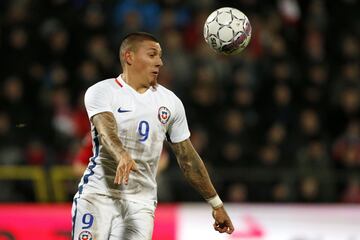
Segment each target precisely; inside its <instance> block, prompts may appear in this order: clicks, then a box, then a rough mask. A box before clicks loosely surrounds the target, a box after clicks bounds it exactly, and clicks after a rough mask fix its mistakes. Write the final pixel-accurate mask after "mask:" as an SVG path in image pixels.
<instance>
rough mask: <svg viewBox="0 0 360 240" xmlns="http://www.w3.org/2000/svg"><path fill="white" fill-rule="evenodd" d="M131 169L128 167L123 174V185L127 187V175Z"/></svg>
mask: <svg viewBox="0 0 360 240" xmlns="http://www.w3.org/2000/svg"><path fill="white" fill-rule="evenodd" d="M131 169H132V166H131V165H129V166H128V167H127V168H126V169H125V172H124V183H125V185H127V184H128V183H129V175H130V171H131Z"/></svg>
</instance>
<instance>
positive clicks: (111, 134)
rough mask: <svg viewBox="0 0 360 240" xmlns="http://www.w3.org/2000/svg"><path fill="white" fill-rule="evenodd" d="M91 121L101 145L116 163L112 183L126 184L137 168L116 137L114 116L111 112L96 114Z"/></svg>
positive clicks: (116, 130)
mask: <svg viewBox="0 0 360 240" xmlns="http://www.w3.org/2000/svg"><path fill="white" fill-rule="evenodd" d="M91 121H92V123H93V124H94V126H95V128H96V130H97V132H98V134H99V140H100V142H101V144H102V145H103V146H104V148H105V149H106V151H107V152H108V153H109V154H110V155H111V156H112V157H113V158H114V159H115V161H116V162H117V163H118V166H117V169H116V175H115V179H114V183H116V184H121V183H122V182H124V183H125V184H128V181H129V174H130V171H131V170H133V171H137V167H136V163H135V161H134V160H133V159H132V158H131V157H130V155H129V153H128V152H127V151H125V149H124V146H123V144H122V143H121V141H120V139H119V137H118V135H117V132H118V129H117V124H116V120H115V118H114V115H113V114H112V113H111V112H102V113H98V114H96V115H94V116H93V117H92V118H91Z"/></svg>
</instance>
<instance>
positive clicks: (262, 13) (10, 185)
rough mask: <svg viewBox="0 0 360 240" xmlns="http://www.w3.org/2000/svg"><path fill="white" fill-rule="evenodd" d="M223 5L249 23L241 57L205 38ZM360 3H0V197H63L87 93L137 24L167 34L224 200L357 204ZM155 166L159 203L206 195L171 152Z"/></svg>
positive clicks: (172, 65) (178, 82) (70, 183)
mask: <svg viewBox="0 0 360 240" xmlns="http://www.w3.org/2000/svg"><path fill="white" fill-rule="evenodd" d="M222 6H232V7H236V8H238V9H240V10H242V11H243V12H244V13H245V14H246V15H247V16H248V17H249V19H250V22H251V24H252V27H253V34H252V40H251V42H250V45H249V46H248V48H247V49H246V50H245V51H244V52H243V53H242V54H241V55H239V56H234V57H224V56H220V55H217V54H215V53H214V52H212V51H211V50H210V49H209V47H208V46H206V45H205V42H204V40H203V36H202V28H203V23H204V21H205V19H206V17H207V16H208V14H209V13H210V12H212V11H213V10H214V9H216V8H218V7H222ZM358 9H359V3H358V1H356V0H339V1H325V0H313V1H310V0H308V1H296V0H279V1H259V0H239V1H215V0H199V1H189V0H188V1H180V0H161V1H154V0H124V1H120V0H118V1H115V0H109V1H105V0H49V1H41V0H7V1H6V0H3V1H0V53H1V54H0V64H1V71H0V79H1V81H0V88H1V91H0V183H1V192H0V201H1V202H3V203H40V202H41V203H55V202H56V203H58V202H65V203H69V202H70V201H71V198H72V196H73V194H74V192H75V191H76V187H77V183H78V181H79V176H78V175H77V174H76V169H74V168H75V167H74V159H75V158H76V153H77V151H78V150H79V148H80V147H81V142H82V141H83V139H84V137H86V134H87V133H88V131H89V124H88V120H87V116H86V112H85V110H84V106H83V94H84V91H85V90H86V89H87V87H89V86H90V85H92V84H93V83H95V82H97V81H99V80H102V79H105V78H110V77H115V76H117V75H118V74H119V73H120V66H119V61H118V57H117V56H118V47H119V43H120V40H121V38H122V37H123V36H124V35H125V34H126V33H128V32H131V31H138V30H143V31H148V32H151V33H153V34H155V35H156V36H157V37H158V38H159V39H160V41H161V44H162V48H163V52H164V56H163V58H164V62H165V66H164V67H163V69H162V72H161V74H160V79H159V82H160V83H161V84H163V85H165V86H167V87H169V88H170V89H172V90H173V91H174V92H175V93H176V94H177V95H178V96H179V97H180V98H181V99H182V100H183V102H184V105H185V108H186V111H187V117H188V121H189V125H190V129H191V132H192V141H193V143H194V145H195V147H196V149H197V150H198V152H199V153H200V155H201V156H202V157H203V159H204V161H205V162H206V165H207V167H208V169H209V172H210V174H211V176H212V178H213V180H214V183H215V185H216V187H217V189H218V191H219V193H220V194H221V196H222V198H223V200H224V201H226V202H231V203H236V204H239V203H240V204H243V203H297V204H299V203H300V204H304V203H306V204H307V203H312V204H315V203H326V204H329V203H330V204H335V203H336V204H339V203H344V204H345V203H347V204H349V203H360V172H359V170H360V124H359V122H360V121H359V111H360V73H359V51H360V49H359V48H360V41H359V33H360V23H359V17H358ZM161 166H162V171H161V172H160V173H159V176H158V181H159V200H160V202H162V203H175V202H200V201H202V199H201V198H200V196H199V195H198V194H197V193H196V192H194V191H193V190H192V189H191V187H189V185H188V184H187V183H186V182H185V180H184V178H183V177H182V176H181V173H180V171H179V169H178V167H177V164H176V160H175V159H174V157H173V155H172V154H171V152H169V156H168V157H166V156H165V160H164V161H163V162H162V165H161ZM351 206H354V205H351Z"/></svg>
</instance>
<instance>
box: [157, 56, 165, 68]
mask: <svg viewBox="0 0 360 240" xmlns="http://www.w3.org/2000/svg"><path fill="white" fill-rule="evenodd" d="M163 65H164V63H163V61H162V59H161V58H159V59H158V61H157V63H156V66H157V67H161V66H163Z"/></svg>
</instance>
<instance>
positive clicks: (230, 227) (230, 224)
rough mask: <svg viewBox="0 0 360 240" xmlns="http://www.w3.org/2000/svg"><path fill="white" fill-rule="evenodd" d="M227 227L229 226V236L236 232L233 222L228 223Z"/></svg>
mask: <svg viewBox="0 0 360 240" xmlns="http://www.w3.org/2000/svg"><path fill="white" fill-rule="evenodd" d="M226 225H227V226H228V228H227V231H226V232H227V233H228V234H231V233H232V232H233V231H234V226H233V224H232V222H231V221H227V224H226Z"/></svg>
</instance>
